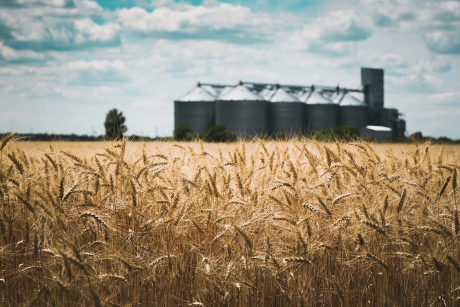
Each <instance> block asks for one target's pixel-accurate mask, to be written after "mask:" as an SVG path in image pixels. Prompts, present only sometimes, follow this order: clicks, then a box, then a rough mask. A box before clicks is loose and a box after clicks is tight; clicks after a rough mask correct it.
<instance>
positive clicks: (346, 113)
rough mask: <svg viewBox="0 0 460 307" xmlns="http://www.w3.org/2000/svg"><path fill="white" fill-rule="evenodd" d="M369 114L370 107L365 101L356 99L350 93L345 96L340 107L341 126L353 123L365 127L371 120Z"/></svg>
mask: <svg viewBox="0 0 460 307" xmlns="http://www.w3.org/2000/svg"><path fill="white" fill-rule="evenodd" d="M368 115H369V108H368V106H367V105H366V104H365V103H364V102H362V101H360V100H358V99H356V98H355V97H353V96H352V95H350V94H349V93H347V94H345V96H343V98H342V100H341V102H340V109H339V124H340V125H341V126H345V125H353V126H357V127H365V126H367V125H368V122H369V120H368V118H369V116H368Z"/></svg>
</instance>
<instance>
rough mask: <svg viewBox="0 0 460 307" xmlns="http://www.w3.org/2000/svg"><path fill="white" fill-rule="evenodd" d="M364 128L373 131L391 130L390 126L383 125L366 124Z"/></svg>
mask: <svg viewBox="0 0 460 307" xmlns="http://www.w3.org/2000/svg"><path fill="white" fill-rule="evenodd" d="M366 128H367V129H369V130H374V131H391V128H388V127H383V126H366Z"/></svg>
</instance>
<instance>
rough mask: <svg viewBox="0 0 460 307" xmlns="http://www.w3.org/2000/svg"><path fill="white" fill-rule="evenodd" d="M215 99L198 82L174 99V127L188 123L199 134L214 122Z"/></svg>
mask: <svg viewBox="0 0 460 307" xmlns="http://www.w3.org/2000/svg"><path fill="white" fill-rule="evenodd" d="M215 99H216V98H215V97H214V96H213V95H211V94H210V93H209V92H207V91H206V90H204V89H203V88H202V87H201V84H200V83H198V85H197V87H195V88H194V89H193V90H191V91H190V92H188V93H187V94H185V95H184V96H182V97H181V98H179V99H178V100H176V101H174V127H177V126H179V125H188V126H190V127H192V128H193V130H195V132H196V133H199V134H202V133H205V132H206V131H208V129H209V128H211V127H212V126H213V125H214V122H215V102H214V101H215Z"/></svg>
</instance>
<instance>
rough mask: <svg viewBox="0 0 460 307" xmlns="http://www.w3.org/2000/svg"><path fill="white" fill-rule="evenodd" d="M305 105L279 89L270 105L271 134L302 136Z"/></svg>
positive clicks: (269, 123) (269, 122)
mask: <svg viewBox="0 0 460 307" xmlns="http://www.w3.org/2000/svg"><path fill="white" fill-rule="evenodd" d="M304 109H305V103H303V102H300V101H299V100H298V99H297V98H295V97H294V96H292V95H290V94H288V93H286V91H285V90H283V89H282V88H278V89H277V90H276V92H275V93H274V95H273V96H272V97H271V99H270V103H268V126H269V127H270V133H272V134H273V133H277V132H281V133H284V134H286V135H288V136H289V135H295V134H300V133H302V132H303V130H304V122H305V120H304V112H305V111H304Z"/></svg>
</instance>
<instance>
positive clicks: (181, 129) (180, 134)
mask: <svg viewBox="0 0 460 307" xmlns="http://www.w3.org/2000/svg"><path fill="white" fill-rule="evenodd" d="M195 137H196V134H195V131H194V130H193V128H192V127H190V126H189V125H178V126H176V128H174V139H175V140H176V141H192V140H193V139H195Z"/></svg>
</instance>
